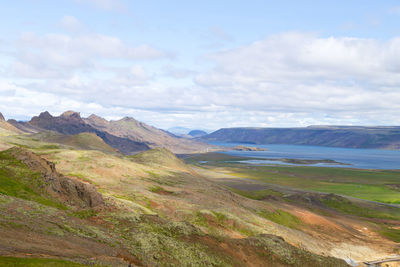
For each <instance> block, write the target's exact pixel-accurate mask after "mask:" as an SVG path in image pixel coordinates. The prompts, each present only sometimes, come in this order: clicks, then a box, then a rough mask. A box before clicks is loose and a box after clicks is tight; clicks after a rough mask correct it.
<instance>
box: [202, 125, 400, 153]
mask: <svg viewBox="0 0 400 267" xmlns="http://www.w3.org/2000/svg"><path fill="white" fill-rule="evenodd" d="M201 140H204V141H220V142H239V143H251V144H292V145H313V146H331V147H348V148H379V149H400V127H345V126H331V127H304V128H224V129H220V130H218V131H215V132H213V133H211V134H209V135H206V136H203V137H202V138H201Z"/></svg>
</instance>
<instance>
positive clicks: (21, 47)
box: [12, 33, 169, 78]
mask: <svg viewBox="0 0 400 267" xmlns="http://www.w3.org/2000/svg"><path fill="white" fill-rule="evenodd" d="M17 47H18V50H17V52H16V54H17V55H16V61H15V62H14V64H13V66H12V70H13V72H15V74H16V75H17V76H19V77H27V78H63V77H66V76H67V77H68V76H70V75H71V73H72V72H74V71H77V70H82V69H85V70H95V69H96V67H98V66H99V64H100V61H101V60H123V61H137V60H151V59H160V58H165V57H168V56H169V55H168V54H166V53H165V52H163V51H160V50H158V49H156V48H153V47H151V46H149V45H146V44H142V45H137V46H133V45H129V44H127V43H125V42H124V41H122V40H121V39H119V38H117V37H114V36H108V35H102V34H85V35H77V36H70V35H66V34H47V35H44V36H38V35H36V34H34V33H24V34H22V36H21V37H20V39H19V41H18V46H17Z"/></svg>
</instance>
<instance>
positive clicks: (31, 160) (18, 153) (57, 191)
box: [9, 147, 104, 208]
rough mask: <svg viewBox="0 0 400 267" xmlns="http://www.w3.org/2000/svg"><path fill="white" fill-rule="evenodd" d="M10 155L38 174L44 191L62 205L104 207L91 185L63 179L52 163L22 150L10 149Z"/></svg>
mask: <svg viewBox="0 0 400 267" xmlns="http://www.w3.org/2000/svg"><path fill="white" fill-rule="evenodd" d="M9 151H10V154H11V155H13V156H14V157H15V158H16V159H18V160H20V161H22V162H23V163H24V164H25V165H26V166H27V167H28V168H29V169H31V170H32V171H35V172H38V173H40V175H41V177H42V179H43V181H44V184H45V187H46V191H47V192H48V193H49V194H50V195H52V196H53V197H56V198H58V199H59V200H61V201H62V202H64V203H67V204H69V205H72V206H77V207H80V208H86V207H91V208H94V207H98V206H102V205H104V200H103V197H102V195H101V194H100V193H99V192H97V190H96V187H95V186H94V185H92V184H89V183H85V182H82V181H79V180H76V179H71V178H69V177H65V176H64V175H62V174H60V173H58V172H57V170H56V167H55V165H54V163H52V162H50V161H47V160H46V159H44V158H42V157H40V156H39V155H37V154H35V153H33V152H31V151H29V150H26V149H23V148H18V147H14V148H11V149H10V150H9Z"/></svg>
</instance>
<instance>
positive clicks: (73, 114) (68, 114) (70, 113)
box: [60, 110, 81, 119]
mask: <svg viewBox="0 0 400 267" xmlns="http://www.w3.org/2000/svg"><path fill="white" fill-rule="evenodd" d="M60 117H63V118H76V119H81V114H80V113H79V112H75V111H72V110H68V111H65V112H64V113H63V114H61V115H60Z"/></svg>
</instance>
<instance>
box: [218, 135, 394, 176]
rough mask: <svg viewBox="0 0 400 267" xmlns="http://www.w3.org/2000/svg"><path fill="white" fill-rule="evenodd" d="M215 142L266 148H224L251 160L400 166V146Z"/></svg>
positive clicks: (365, 167) (366, 166) (266, 162)
mask: <svg viewBox="0 0 400 267" xmlns="http://www.w3.org/2000/svg"><path fill="white" fill-rule="evenodd" d="M212 144H214V145H219V146H227V147H233V146H237V145H245V146H249V147H258V148H266V149H267V150H266V151H234V150H231V151H227V152H224V153H227V154H229V155H235V156H244V157H253V158H255V159H254V160H249V161H245V162H247V163H251V164H283V165H296V166H299V165H300V164H289V163H284V162H280V161H268V160H262V159H259V160H257V158H269V159H281V158H288V159H312V160H323V159H331V160H334V161H337V162H341V163H345V164H350V165H337V164H328V163H318V164H313V165H307V166H324V167H347V168H360V169H400V151H399V150H381V149H360V148H338V147H322V146H303V145H254V144H239V143H224V142H212Z"/></svg>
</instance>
